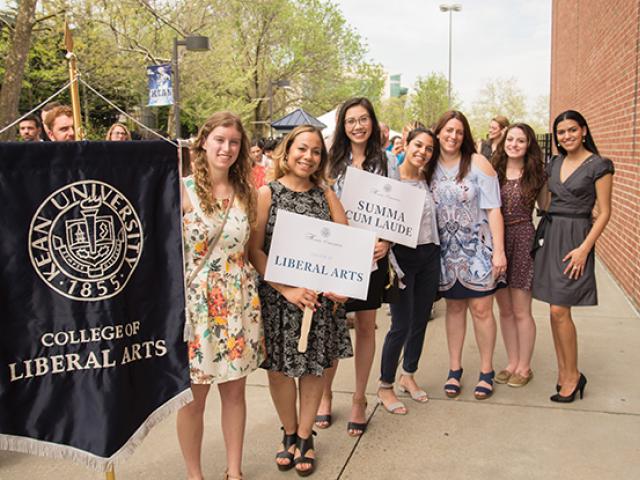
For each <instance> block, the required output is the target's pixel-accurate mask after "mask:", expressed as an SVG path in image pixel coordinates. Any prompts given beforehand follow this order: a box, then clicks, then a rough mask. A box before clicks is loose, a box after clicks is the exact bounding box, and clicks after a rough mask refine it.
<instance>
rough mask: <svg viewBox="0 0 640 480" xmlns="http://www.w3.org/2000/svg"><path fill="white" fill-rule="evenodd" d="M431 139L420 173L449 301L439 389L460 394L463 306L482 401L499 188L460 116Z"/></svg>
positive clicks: (497, 276) (487, 383)
mask: <svg viewBox="0 0 640 480" xmlns="http://www.w3.org/2000/svg"><path fill="white" fill-rule="evenodd" d="M435 134H436V136H437V137H438V142H439V144H440V148H439V149H438V150H436V152H435V154H434V158H433V160H432V161H431V162H430V163H429V164H428V165H427V170H426V174H427V181H428V182H429V185H430V187H431V192H432V194H433V199H434V201H435V203H436V212H437V216H438V231H439V234H440V246H441V254H440V256H441V269H440V287H439V290H440V293H441V295H442V296H443V297H444V298H445V299H446V302H447V313H446V330H447V343H448V346H449V375H448V378H447V382H446V384H445V386H444V391H445V393H446V395H447V396H448V397H450V398H455V397H457V396H458V395H459V394H460V389H461V383H460V379H461V377H462V346H463V344H464V336H465V333H466V326H467V309H469V310H470V311H471V317H472V318H473V326H474V331H475V335H476V343H477V345H478V350H479V351H480V378H479V379H478V383H477V384H476V387H475V390H474V396H475V398H476V399H477V400H484V399H486V398H489V397H490V396H491V395H492V394H493V377H494V371H493V350H494V348H495V343H496V320H495V318H494V316H493V310H492V306H493V295H494V293H495V291H496V290H497V288H499V287H500V285H499V282H500V281H502V279H503V276H504V274H505V271H506V269H507V260H506V257H505V251H504V224H503V219H502V213H501V211H500V206H501V202H500V184H499V183H498V177H497V175H496V172H495V170H494V169H493V167H492V166H491V164H490V163H489V160H487V159H486V158H485V157H484V156H482V155H479V154H477V153H476V149H475V146H474V142H473V137H472V136H471V130H470V128H469V122H468V121H467V119H466V117H465V116H464V115H463V114H462V113H461V112H458V111H449V112H446V113H445V114H444V115H443V116H442V117H441V118H440V120H439V121H438V124H437V125H436V129H435Z"/></svg>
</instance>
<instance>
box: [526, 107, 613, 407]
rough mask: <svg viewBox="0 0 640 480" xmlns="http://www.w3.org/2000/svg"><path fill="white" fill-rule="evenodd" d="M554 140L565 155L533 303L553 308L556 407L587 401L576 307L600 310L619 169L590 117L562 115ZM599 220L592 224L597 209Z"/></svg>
mask: <svg viewBox="0 0 640 480" xmlns="http://www.w3.org/2000/svg"><path fill="white" fill-rule="evenodd" d="M553 139H554V141H555V143H556V145H557V147H558V152H559V153H560V155H558V156H556V157H553V158H552V159H551V161H550V163H549V165H548V166H547V174H548V176H549V183H548V185H549V191H550V192H551V203H550V204H549V211H548V212H547V214H546V216H545V218H544V219H543V225H542V227H538V228H539V230H544V238H543V240H542V241H539V242H538V245H540V246H539V248H538V249H537V251H536V258H535V262H534V277H533V297H534V298H536V299H538V300H541V301H543V302H546V303H548V304H550V309H551V312H550V313H551V330H552V333H553V342H554V345H555V349H556V356H557V358H558V383H557V388H556V390H557V391H558V393H556V394H555V395H553V396H551V401H553V402H565V403H566V402H573V400H574V399H575V397H576V393H578V392H579V393H580V398H582V395H583V392H584V388H585V385H586V383H587V379H586V377H585V376H584V375H583V374H582V373H580V371H579V370H578V346H577V335H576V327H575V325H574V323H573V319H572V318H571V307H572V306H574V305H581V306H585V305H597V303H598V297H597V292H596V281H595V272H594V268H595V255H594V246H595V244H596V240H597V239H598V237H600V234H601V233H602V231H603V230H604V228H605V226H606V225H607V222H609V217H610V215H611V188H612V184H613V172H614V169H613V163H612V162H611V160H608V159H604V158H602V157H601V156H600V155H599V154H598V149H597V147H596V144H595V142H594V141H593V138H592V137H591V132H590V131H589V127H588V125H587V121H586V120H585V119H584V117H583V116H582V115H581V114H580V113H578V112H576V111H574V110H567V111H566V112H563V113H561V114H560V115H558V117H557V118H556V119H555V121H554V122H553ZM595 203H597V205H598V216H597V218H596V219H595V221H592V213H591V211H592V210H593V207H594V204H595Z"/></svg>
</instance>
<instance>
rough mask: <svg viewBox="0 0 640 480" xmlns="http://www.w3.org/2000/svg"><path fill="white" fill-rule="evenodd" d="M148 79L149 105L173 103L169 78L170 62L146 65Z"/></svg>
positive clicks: (158, 105) (160, 105) (161, 105)
mask: <svg viewBox="0 0 640 480" xmlns="http://www.w3.org/2000/svg"><path fill="white" fill-rule="evenodd" d="M147 78H148V79H149V81H148V84H149V103H148V106H149V107H164V106H166V105H173V83H172V80H171V64H170V63H164V64H162V65H150V66H148V67H147Z"/></svg>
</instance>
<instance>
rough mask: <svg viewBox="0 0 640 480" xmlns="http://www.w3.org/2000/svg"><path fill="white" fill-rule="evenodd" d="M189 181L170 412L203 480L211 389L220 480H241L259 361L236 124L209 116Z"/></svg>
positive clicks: (246, 191)
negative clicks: (249, 400) (252, 376)
mask: <svg viewBox="0 0 640 480" xmlns="http://www.w3.org/2000/svg"><path fill="white" fill-rule="evenodd" d="M193 153H194V161H193V170H194V173H193V176H189V177H186V178H185V179H184V185H183V210H184V222H183V223H184V227H183V230H184V249H185V274H186V281H187V313H188V320H187V321H188V324H187V330H188V331H189V332H190V342H189V368H190V371H191V384H192V385H191V389H192V391H193V397H194V401H193V402H192V403H190V404H189V405H187V406H186V407H184V408H183V409H181V410H180V412H179V413H178V439H179V441H180V447H181V448H182V454H183V456H184V459H185V463H186V467H187V478H188V479H190V480H191V479H193V480H200V479H202V478H203V474H202V466H201V461H200V457H201V449H202V437H203V430H204V422H203V414H204V409H205V403H206V399H207V394H208V393H209V389H210V387H211V384H213V383H216V384H217V385H218V391H219V392H220V399H221V407H222V408H221V409H222V421H221V423H222V433H223V436H224V441H225V447H226V451H227V470H226V472H225V478H227V479H229V480H231V479H241V478H242V472H241V463H242V444H243V440H244V427H245V420H246V404H245V380H246V377H247V375H248V374H249V373H251V372H253V371H254V370H255V369H256V368H257V367H258V365H260V363H261V362H262V361H263V360H264V339H263V333H262V323H261V317H260V300H259V297H258V292H257V283H256V272H255V270H254V269H253V267H252V266H251V264H250V263H249V262H248V261H247V259H246V245H247V242H248V240H249V233H250V230H251V228H250V225H251V224H252V223H253V222H254V221H255V216H256V198H255V191H254V190H253V189H252V186H251V165H252V162H251V159H250V157H249V143H248V141H247V136H246V134H245V132H244V129H243V127H242V123H241V122H240V119H239V118H238V117H237V116H235V115H234V114H232V113H229V112H218V113H216V114H214V115H213V116H212V117H211V118H210V119H209V120H207V122H206V123H205V124H204V125H203V126H202V128H201V129H200V132H199V133H198V137H197V138H196V141H195V145H194V147H193Z"/></svg>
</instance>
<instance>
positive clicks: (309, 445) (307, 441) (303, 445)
mask: <svg viewBox="0 0 640 480" xmlns="http://www.w3.org/2000/svg"><path fill="white" fill-rule="evenodd" d="M315 434H316V432H314V431H312V432H311V435H309V437H308V438H301V437H298V441H297V442H296V450H300V456H299V457H298V458H296V459H295V460H294V461H293V463H294V465H296V466H297V465H300V464H302V463H306V464H308V465H311V467H310V468H308V469H306V470H298V469H297V468H296V472H297V474H298V475H300V476H301V477H308V476H309V475H311V474H312V473H313V472H314V471H315V469H316V459H315V458H311V457H307V456H305V454H306V453H307V452H308V451H309V450H313V451H314V453H315V448H314V447H313V437H314V435H315Z"/></svg>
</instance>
